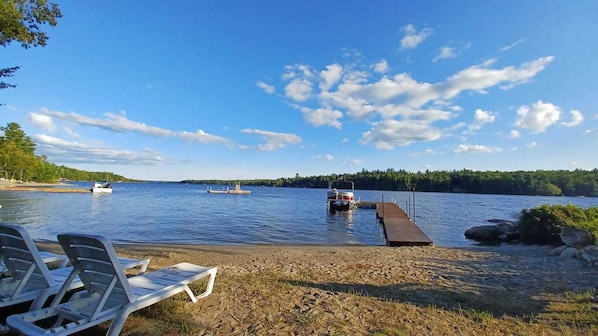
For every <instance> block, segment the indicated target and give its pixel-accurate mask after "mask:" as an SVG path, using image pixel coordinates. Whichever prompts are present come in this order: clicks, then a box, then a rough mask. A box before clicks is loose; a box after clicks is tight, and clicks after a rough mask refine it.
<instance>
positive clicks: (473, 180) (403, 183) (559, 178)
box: [182, 168, 598, 197]
mask: <svg viewBox="0 0 598 336" xmlns="http://www.w3.org/2000/svg"><path fill="white" fill-rule="evenodd" d="M343 180H344V181H353V182H354V183H355V188H356V189H360V190H389V191H412V190H417V191H425V192H449V193H475V194H506V195H542V196H588V197H597V196H598V169H593V170H590V171H587V170H581V169H576V170H573V171H568V170H537V171H511V172H503V171H472V170H468V169H463V170H452V171H429V170H426V171H425V172H408V171H405V170H395V169H392V168H389V169H387V170H373V171H368V170H362V171H361V172H358V173H354V174H348V173H345V174H332V175H319V176H309V177H301V176H299V174H296V175H295V177H294V178H279V179H276V180H245V181H242V183H243V184H245V185H251V186H272V187H294V188H327V187H328V182H329V181H343ZM182 182H183V183H200V184H204V183H205V184H232V183H234V182H235V181H227V180H184V181H182ZM237 182H238V181H237Z"/></svg>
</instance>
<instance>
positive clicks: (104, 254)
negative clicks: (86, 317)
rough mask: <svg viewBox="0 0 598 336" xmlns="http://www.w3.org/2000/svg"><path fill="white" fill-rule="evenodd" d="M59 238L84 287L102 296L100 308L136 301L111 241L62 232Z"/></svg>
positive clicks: (93, 293)
mask: <svg viewBox="0 0 598 336" xmlns="http://www.w3.org/2000/svg"><path fill="white" fill-rule="evenodd" d="M58 241H59V242H60V245H61V246H62V249H63V250H64V252H65V253H66V255H67V256H68V257H69V260H70V261H71V264H72V265H73V267H74V269H75V270H76V272H77V273H78V275H79V278H80V279H81V281H83V285H84V286H85V289H86V290H87V291H88V292H89V293H90V294H92V295H98V296H99V297H100V298H101V299H100V300H99V303H98V309H99V310H102V309H106V308H110V307H115V306H119V305H123V304H127V303H129V302H132V301H133V300H134V298H135V296H134V294H133V291H132V290H131V287H130V285H129V282H128V281H127V277H126V274H125V272H124V270H123V268H122V266H121V264H120V262H119V261H118V256H117V255H116V251H115V250H114V247H113V246H112V244H111V243H110V241H109V240H107V239H106V238H104V237H102V236H93V235H82V234H59V235H58ZM98 312H99V311H98Z"/></svg>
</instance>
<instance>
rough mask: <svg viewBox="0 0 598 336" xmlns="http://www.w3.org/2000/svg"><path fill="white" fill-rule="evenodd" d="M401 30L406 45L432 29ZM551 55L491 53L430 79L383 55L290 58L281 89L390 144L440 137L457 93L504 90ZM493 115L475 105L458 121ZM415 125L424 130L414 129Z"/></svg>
mask: <svg viewBox="0 0 598 336" xmlns="http://www.w3.org/2000/svg"><path fill="white" fill-rule="evenodd" d="M404 33H405V36H406V37H407V36H409V37H412V39H406V40H405V41H411V42H410V43H411V44H409V43H407V42H406V45H410V46H416V45H417V43H421V42H422V41H423V40H424V39H425V38H426V37H427V36H429V34H431V33H432V31H431V30H430V29H427V30H426V29H424V30H417V29H416V28H415V26H413V25H409V26H407V27H405V29H404ZM416 37H418V38H419V39H418V38H416ZM414 41H419V42H417V43H415V42H414ZM468 46H469V44H466V45H464V46H463V48H466V47H468ZM447 48H449V47H447ZM453 53H458V51H457V50H456V49H446V50H445V51H444V53H443V56H450V55H452V54H453ZM356 54H357V53H356V52H351V53H350V56H351V57H352V58H353V59H354V58H355V55H356ZM360 56H361V55H360ZM553 59H554V57H553V56H545V57H540V58H537V59H534V60H531V61H528V62H524V63H521V64H518V65H506V66H496V63H497V60H496V59H490V60H487V61H485V62H482V63H479V64H475V65H472V66H469V67H467V68H464V69H462V70H460V71H457V72H455V73H454V74H453V75H451V76H449V77H447V78H446V79H445V80H443V81H439V82H433V83H428V82H423V81H418V80H417V79H415V78H414V77H413V76H412V74H410V73H407V72H401V73H395V74H392V73H390V72H389V67H388V63H387V62H386V60H384V59H383V60H381V61H378V62H375V63H372V64H364V62H363V60H362V59H359V60H358V61H355V62H346V63H344V64H339V63H334V64H329V65H327V66H326V67H325V68H324V69H323V70H321V71H319V72H318V71H315V70H312V67H311V66H309V65H304V64H294V65H289V66H286V67H285V68H284V71H283V74H282V76H281V77H282V79H283V81H285V82H286V83H285V89H284V90H285V94H286V97H287V98H289V100H290V102H289V104H290V105H291V106H292V107H293V108H295V109H297V110H299V111H301V113H302V117H303V120H304V121H305V122H306V123H308V124H310V125H312V126H314V127H320V126H330V127H334V128H338V129H340V128H341V127H342V126H343V124H344V122H343V118H345V117H346V118H348V119H349V120H351V121H354V122H369V123H370V124H371V125H372V128H371V129H370V130H369V131H367V132H365V133H363V134H362V138H361V142H362V143H364V144H368V145H373V146H376V147H377V148H383V149H389V148H394V147H395V146H397V145H400V146H402V145H405V144H410V143H412V142H416V141H430V140H431V139H432V140H433V139H437V138H439V137H440V136H441V135H440V132H439V131H438V130H437V129H436V128H435V127H434V126H433V124H434V123H436V122H439V121H450V120H453V119H454V118H455V117H456V116H457V115H458V113H459V112H461V111H462V110H463V109H462V107H460V106H459V105H456V104H455V103H454V101H456V100H457V99H458V98H459V96H460V95H462V94H463V93H467V92H471V93H477V94H488V93H489V89H491V88H499V89H503V90H507V89H511V88H513V87H515V86H517V85H521V84H524V83H526V82H529V81H530V80H532V79H533V78H534V77H535V76H536V75H537V74H538V73H539V72H541V71H543V70H544V69H545V68H546V67H547V66H548V65H549V64H550V63H551V62H552V61H553ZM314 74H317V75H314ZM495 119H496V115H495V114H494V113H493V112H490V111H484V110H482V109H478V110H477V111H476V112H475V115H474V120H473V122H472V123H471V125H466V124H457V125H459V126H460V127H468V128H469V129H468V132H473V131H475V130H478V129H480V128H482V127H483V126H484V125H485V124H488V123H492V122H494V121H495ZM575 120H578V119H575ZM404 125H409V126H413V127H415V130H416V131H415V132H412V131H411V130H410V129H408V128H407V127H405V126H404ZM457 125H447V126H445V127H444V128H443V129H445V130H450V129H452V130H455V129H456V127H452V126H457ZM520 125H521V126H522V127H523V125H528V123H527V122H521V123H520ZM394 128H398V130H399V131H398V132H394V133H397V134H398V135H396V134H393V132H392V131H390V130H394ZM419 131H423V133H421V134H416V133H417V132H419ZM514 135H515V134H511V136H514Z"/></svg>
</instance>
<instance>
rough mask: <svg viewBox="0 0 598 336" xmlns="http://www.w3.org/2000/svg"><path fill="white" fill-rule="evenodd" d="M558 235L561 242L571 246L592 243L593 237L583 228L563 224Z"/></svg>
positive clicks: (582, 245)
mask: <svg viewBox="0 0 598 336" xmlns="http://www.w3.org/2000/svg"><path fill="white" fill-rule="evenodd" d="M560 236H561V241H562V242H563V244H565V245H567V246H571V247H584V246H588V245H592V244H594V237H593V236H592V234H591V233H590V232H589V231H588V230H584V229H578V228H574V227H570V226H563V227H562V228H561V234H560Z"/></svg>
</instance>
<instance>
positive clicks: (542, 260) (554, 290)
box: [38, 242, 598, 335]
mask: <svg viewBox="0 0 598 336" xmlns="http://www.w3.org/2000/svg"><path fill="white" fill-rule="evenodd" d="M38 245H39V246H40V247H41V248H42V249H48V250H51V251H52V252H60V248H59V246H58V245H57V243H54V242H44V243H38ZM114 246H115V249H116V251H117V253H118V254H119V255H122V256H126V257H130V258H150V264H149V268H148V271H151V270H155V269H159V268H162V267H166V266H169V265H172V264H175V263H179V262H185V261H186V262H191V263H194V264H198V265H203V266H216V267H218V274H217V276H216V283H215V287H214V292H213V293H212V295H210V296H209V297H207V298H205V299H202V300H200V302H199V303H197V304H191V303H188V302H187V301H185V300H184V299H182V300H177V301H175V303H176V306H175V307H174V308H173V307H170V306H167V307H170V308H168V309H167V312H166V313H164V314H162V315H164V316H157V315H155V313H154V314H151V313H149V312H146V313H139V314H133V315H131V316H130V317H129V319H128V320H127V322H126V324H125V329H123V334H148V335H159V334H179V333H186V334H189V333H190V334H199V335H233V334H252V335H272V334H275V335H282V334H284V335H290V334H294V335H308V334H309V335H312V334H318V335H324V334H326V335H328V334H343V335H347V334H352V335H371V334H373V333H375V332H376V331H379V332H380V331H384V330H387V331H388V334H393V333H392V331H393V330H398V331H400V332H401V333H394V334H397V335H399V334H400V335H454V334H455V333H457V334H460V335H479V334H495V335H497V334H518V335H533V334H544V335H560V334H562V333H561V332H562V327H563V326H559V325H554V321H552V319H554V316H553V315H554V314H557V313H558V312H559V311H560V310H562V309H564V308H562V305H563V304H565V303H567V304H568V305H570V306H571V307H574V308H567V309H565V313H567V311H569V309H578V310H580V311H584V310H587V311H588V312H590V314H591V313H592V312H591V311H590V309H589V307H590V306H589V303H586V301H584V300H583V299H579V298H576V297H575V296H572V295H571V293H582V294H578V295H579V296H584V295H586V296H588V297H589V296H590V295H591V294H593V293H595V291H596V287H595V286H596V285H598V283H596V279H598V268H597V267H589V266H587V265H585V264H584V263H583V262H581V261H580V260H578V259H563V258H560V257H556V256H550V255H549V251H550V250H551V248H549V247H545V246H533V245H532V246H528V245H519V246H516V245H511V246H501V247H473V248H469V247H468V248H462V247H455V248H453V247H436V246H418V247H390V246H313V245H293V246H287V245H243V246H226V245H183V244H175V245H170V244H115V245H114ZM583 293H587V294H583ZM171 304H174V303H171ZM165 305H166V303H165ZM568 307H569V306H568ZM163 309H165V308H162V309H160V308H156V309H155V310H160V311H162V310H163ZM149 311H151V309H149ZM173 311H177V312H178V313H176V314H175V313H173ZM476 312H487V314H489V315H488V316H490V317H487V318H485V319H486V321H484V320H481V321H480V320H479V318H478V317H476V316H477V315H476V314H480V313H476ZM178 314H182V316H183V317H178V316H179V315H178ZM472 314H473V315H472ZM579 314H581V313H579ZM593 314H594V315H591V316H593V319H594V320H592V321H591V323H595V322H596V321H595V320H596V314H595V313H593ZM530 316H533V317H534V318H533V319H531V320H530V319H529V317H530ZM579 316H580V315H576V319H578V321H577V322H576V323H577V324H578V325H579V326H578V327H576V328H578V329H575V330H576V331H577V332H578V333H579V332H581V333H585V332H586V331H588V330H590V329H583V323H582V322H579V319H580V317H579ZM582 320H583V319H582ZM550 321H552V322H550ZM591 323H590V325H591ZM180 324H185V325H188V327H189V328H190V329H189V330H186V329H184V330H180V329H177V328H178V327H177V325H180ZM172 328H174V329H172ZM588 328H591V326H590V327H588ZM456 330H458V332H456ZM103 333H105V329H101V330H100V331H98V332H97V333H94V334H98V335H100V334H103ZM381 334H386V333H381Z"/></svg>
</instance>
